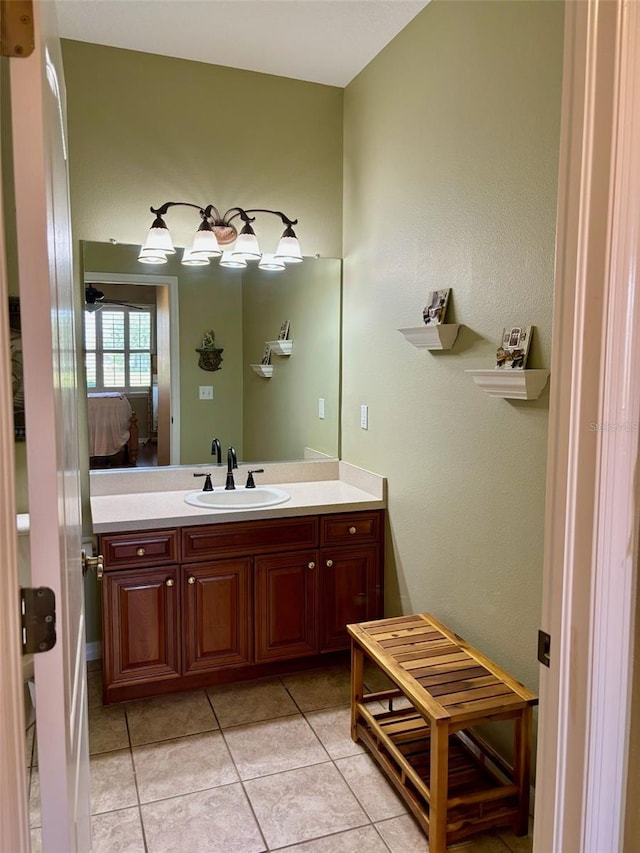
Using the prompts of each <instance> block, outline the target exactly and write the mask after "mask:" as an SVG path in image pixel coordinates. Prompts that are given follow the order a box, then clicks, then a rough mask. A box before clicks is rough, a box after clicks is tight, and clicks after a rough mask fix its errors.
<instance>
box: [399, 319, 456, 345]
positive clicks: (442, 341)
mask: <svg viewBox="0 0 640 853" xmlns="http://www.w3.org/2000/svg"><path fill="white" fill-rule="evenodd" d="M459 330H460V324H459V323H440V324H439V325H437V326H415V327H413V328H411V329H398V331H399V332H402V334H403V335H404V336H405V338H406V339H407V340H408V341H409V343H412V344H413V345H414V347H418V348H419V349H451V347H452V346H453V345H454V343H455V340H456V338H457V337H458V332H459Z"/></svg>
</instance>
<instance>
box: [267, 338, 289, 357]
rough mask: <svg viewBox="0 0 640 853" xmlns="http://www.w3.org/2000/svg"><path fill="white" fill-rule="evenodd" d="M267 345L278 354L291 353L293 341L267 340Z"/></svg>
mask: <svg viewBox="0 0 640 853" xmlns="http://www.w3.org/2000/svg"><path fill="white" fill-rule="evenodd" d="M267 346H268V347H269V349H270V350H271V352H275V354H276V355H291V350H292V349H293V341H267Z"/></svg>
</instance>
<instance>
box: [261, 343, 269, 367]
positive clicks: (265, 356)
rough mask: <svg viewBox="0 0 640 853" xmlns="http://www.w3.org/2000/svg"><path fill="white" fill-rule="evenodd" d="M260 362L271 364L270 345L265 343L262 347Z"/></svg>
mask: <svg viewBox="0 0 640 853" xmlns="http://www.w3.org/2000/svg"><path fill="white" fill-rule="evenodd" d="M260 364H271V347H270V346H269V344H267V345H266V346H265V348H264V353H263V355H262V361H261V362H260Z"/></svg>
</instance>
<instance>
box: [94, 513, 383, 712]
mask: <svg viewBox="0 0 640 853" xmlns="http://www.w3.org/2000/svg"><path fill="white" fill-rule="evenodd" d="M383 518H384V511H383V510H376V511H368V512H364V511H363V512H350V513H338V514H333V515H326V516H317V515H316V516H299V517H294V518H283V519H276V520H266V521H262V520H261V521H253V522H252V521H247V522H244V521H243V522H230V523H223V524H210V525H197V526H191V527H183V528H181V529H177V530H176V529H174V530H161V531H141V532H133V533H127V534H103V535H101V536H100V549H101V553H102V554H103V555H104V558H105V572H104V577H103V588H102V609H103V614H102V623H103V647H104V654H103V657H104V665H103V678H104V700H105V702H114V701H124V700H128V699H135V698H140V697H142V696H150V695H154V694H157V693H163V692H167V691H173V690H178V689H189V688H193V687H201V686H203V685H205V684H215V683H217V682H220V681H229V680H239V679H241V678H249V677H254V676H257V675H268V674H269V672H270V671H274V670H273V667H274V666H278V665H283V664H286V662H287V661H294V660H301V661H303V660H305V659H309V661H310V662H311V660H312V659H316V660H318V662H320V661H319V655H321V654H323V653H329V652H337V651H341V650H345V649H348V648H349V637H348V635H347V630H346V626H347V624H351V623H355V622H362V621H370V620H372V619H376V618H379V617H381V616H382V615H383V610H382V542H383V529H382V525H383ZM278 671H283V670H282V666H280V669H279V670H278Z"/></svg>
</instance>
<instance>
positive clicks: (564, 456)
mask: <svg viewBox="0 0 640 853" xmlns="http://www.w3.org/2000/svg"><path fill="white" fill-rule="evenodd" d="M565 23H566V25H565V66H564V95H563V119H562V133H561V161H560V179H559V204H558V229H557V265H556V282H555V285H556V289H555V305H554V351H553V361H552V373H551V375H552V378H553V385H552V393H551V411H550V430H549V435H550V441H549V461H548V477H547V503H546V531H545V559H544V584H543V587H544V588H543V619H542V627H543V629H544V630H545V631H547V632H548V633H550V634H551V668H550V669H546V668H544V667H541V690H540V694H541V703H540V729H539V741H538V775H537V785H536V790H537V799H536V822H535V835H534V851H536V853H551V851H553V853H572V851H587V852H588V853H595V851H602V850H608V851H614V850H619V849H621V844H622V835H621V833H622V826H623V820H624V806H625V781H626V762H627V750H628V734H629V733H628V726H629V703H630V687H631V684H630V649H631V641H632V632H633V619H634V613H633V601H634V573H635V569H636V567H637V530H638V501H637V485H636V484H635V483H634V479H633V478H634V476H635V475H636V472H637V469H638V463H639V461H640V456H639V453H638V436H639V432H638V430H639V428H640V359H639V358H638V355H637V353H638V346H640V305H639V304H638V302H639V295H638V294H637V293H636V291H637V281H636V272H635V271H636V270H637V268H638V264H639V262H640V240H639V236H640V232H639V230H638V216H639V214H638V210H637V203H638V201H637V187H638V180H639V178H640V133H639V128H638V120H639V112H638V100H639V99H640V77H639V75H638V49H639V48H640V29H639V24H640V15H639V14H638V8H637V4H635V3H630V4H625V2H624V0H613V2H612V1H611V0H591V2H589V3H584V2H580V0H569V2H568V3H567V4H566V22H565ZM634 75H635V76H634Z"/></svg>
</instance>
